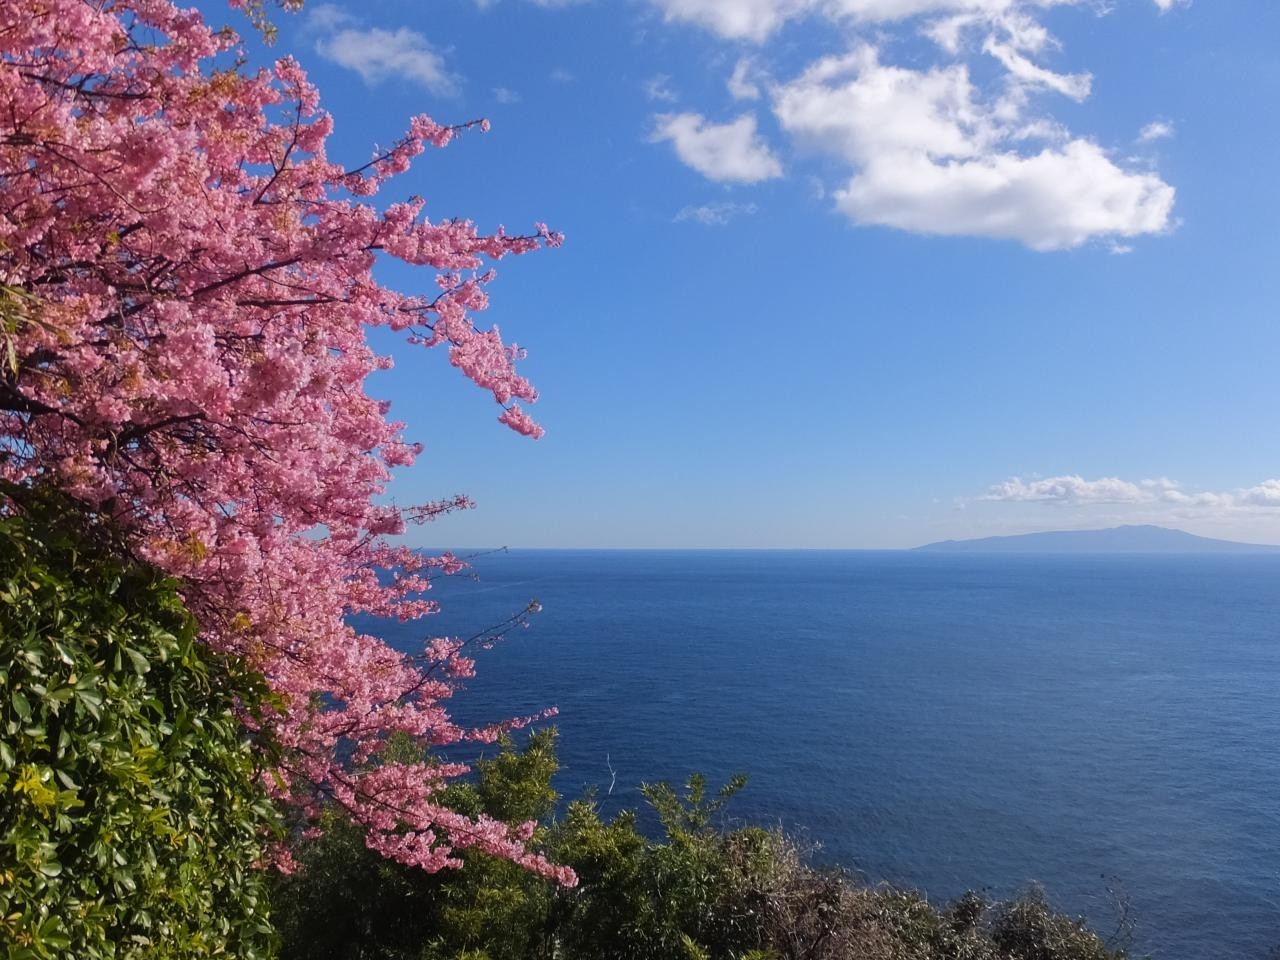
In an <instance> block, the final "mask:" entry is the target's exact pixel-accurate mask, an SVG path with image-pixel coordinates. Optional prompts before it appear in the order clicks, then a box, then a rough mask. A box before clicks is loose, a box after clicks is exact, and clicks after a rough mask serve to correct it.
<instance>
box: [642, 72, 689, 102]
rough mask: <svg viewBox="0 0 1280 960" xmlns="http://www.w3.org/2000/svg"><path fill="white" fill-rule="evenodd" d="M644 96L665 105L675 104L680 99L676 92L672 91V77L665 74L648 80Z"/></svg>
mask: <svg viewBox="0 0 1280 960" xmlns="http://www.w3.org/2000/svg"><path fill="white" fill-rule="evenodd" d="M644 94H645V96H646V97H648V98H649V99H650V100H658V101H661V102H663V103H675V102H676V101H677V100H679V99H680V98H679V97H678V96H677V95H676V92H675V91H674V90H673V89H671V77H670V76H668V75H667V74H665V73H659V74H657V75H655V76H652V77H650V78H649V79H648V80H646V81H645V84H644Z"/></svg>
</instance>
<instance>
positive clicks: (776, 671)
mask: <svg viewBox="0 0 1280 960" xmlns="http://www.w3.org/2000/svg"><path fill="white" fill-rule="evenodd" d="M474 573H475V577H474V578H470V577H457V578H452V579H449V580H447V581H444V582H442V583H441V584H440V585H439V587H438V588H437V590H436V591H435V596H436V598H437V599H439V600H440V601H441V603H442V604H443V611H442V613H441V614H440V615H438V616H436V617H433V618H431V619H430V620H428V621H425V622H421V623H418V624H408V625H405V624H399V623H376V624H370V623H367V622H366V623H363V624H361V626H362V627H363V628H365V629H371V630H373V631H374V632H378V633H380V634H381V635H383V636H385V637H386V638H387V639H388V640H390V641H391V642H393V643H394V644H395V645H397V646H398V647H401V648H403V649H406V650H408V649H413V648H414V647H415V645H416V644H417V643H418V642H419V641H420V639H421V638H422V637H423V636H424V635H425V634H426V633H428V632H429V633H431V634H432V635H470V634H472V633H474V632H476V631H477V630H479V629H481V628H483V627H486V626H488V625H490V624H494V623H497V622H499V621H501V620H503V619H505V618H506V617H507V616H509V615H510V614H512V613H513V612H515V611H517V610H519V609H520V608H521V607H523V606H524V605H525V604H526V603H527V602H528V601H529V600H531V599H534V598H536V599H537V600H539V601H540V602H541V604H542V605H543V612H542V613H541V614H539V615H538V616H537V617H536V618H535V619H534V621H533V624H532V626H531V627H530V628H529V629H527V630H517V631H515V633H514V634H512V635H511V636H510V637H509V638H508V639H507V640H505V641H504V642H502V643H501V644H500V645H498V646H497V647H496V648H495V649H493V650H492V651H488V652H484V653H482V654H480V659H479V664H478V676H477V677H476V678H475V679H473V680H472V681H470V683H469V686H468V689H467V690H466V691H464V692H462V693H460V694H459V695H458V698H457V700H456V701H455V705H454V712H455V716H458V717H461V718H463V719H464V720H466V721H467V722H479V721H488V720H496V719H501V718H504V717H507V716H511V715H515V714H525V713H532V712H535V711H537V710H539V709H541V708H543V707H546V706H556V707H558V708H559V710H560V714H559V716H558V717H557V718H556V719H555V721H554V723H555V724H556V725H557V726H558V727H559V729H560V733H561V736H560V740H559V750H560V757H561V760H562V764H563V767H562V770H561V772H560V774H559V779H558V783H557V785H558V787H559V788H560V790H561V791H562V792H564V793H565V794H567V795H568V796H571V797H572V796H576V795H579V794H581V793H582V791H583V790H584V789H587V788H590V787H595V788H597V790H598V792H599V794H600V799H601V801H602V803H603V805H604V806H605V809H606V810H613V809H618V808H621V807H623V806H637V805H640V804H641V803H642V802H643V801H642V800H641V798H640V796H639V794H638V792H637V787H638V785H639V784H640V783H642V782H645V781H654V780H662V779H666V780H671V781H682V780H684V779H685V778H686V777H687V776H688V775H689V774H690V773H692V772H702V773H705V774H706V775H707V776H708V778H709V779H710V780H711V782H712V783H718V782H721V781H724V780H726V779H728V778H729V777H730V776H732V775H734V774H736V773H745V774H747V775H748V776H749V778H750V781H749V783H748V785H747V787H746V789H745V790H744V791H743V792H742V793H740V794H739V795H738V796H737V797H736V798H735V799H734V800H733V802H732V803H731V805H730V807H729V813H730V815H731V816H733V817H735V818H738V819H741V820H743V821H752V822H763V823H769V824H781V825H782V826H784V827H786V828H787V829H788V830H791V831H793V832H795V833H796V834H797V835H798V836H800V837H802V838H804V839H805V840H807V841H810V842H812V843H814V844H816V845H818V852H817V854H816V855H817V857H818V859H820V860H821V861H823V862H827V863H838V864H841V865H844V866H846V867H849V868H851V869H855V870H857V871H859V872H861V873H862V874H863V875H864V876H865V877H866V878H867V879H869V880H871V881H882V880H885V881H891V882H894V883H899V884H905V885H909V886H912V887H915V888H917V889H920V890H922V891H924V892H925V893H926V894H927V895H928V896H929V897H930V898H931V899H933V900H938V901H942V900H946V899H949V898H951V897H954V896H956V895H958V894H960V893H962V892H963V891H965V890H967V889H980V890H986V891H987V892H989V893H990V894H993V895H1005V894H1010V893H1016V892H1017V891H1019V890H1021V889H1024V888H1025V887H1026V886H1027V885H1028V884H1031V883H1040V884H1042V885H1043V886H1044V887H1045V889H1046V890H1047V892H1048V895H1049V898H1050V900H1051V901H1052V902H1054V903H1055V904H1056V905H1057V906H1059V907H1061V908H1063V909H1066V910H1068V911H1070V912H1072V913H1076V914H1083V915H1085V916H1087V917H1088V918H1089V920H1090V922H1091V923H1092V924H1093V925H1094V926H1095V927H1096V928H1097V929H1099V930H1100V931H1102V932H1104V933H1109V932H1110V931H1111V930H1112V929H1113V928H1114V927H1115V925H1116V921H1117V907H1116V903H1117V898H1119V899H1120V900H1123V901H1126V902H1127V903H1128V905H1129V911H1130V915H1131V917H1132V918H1133V921H1134V928H1133V933H1134V941H1133V947H1134V953H1135V955H1150V956H1153V957H1156V958H1159V960H1234V958H1242V960H1244V958H1249V960H1268V958H1269V957H1271V956H1272V953H1271V951H1273V950H1276V949H1277V948H1280V557H1273V556H1094V557H1089V556H1085V557H1080V556H1076V557H1066V556H1057V557H1055V556H1049V555H1029V556H992V555H986V556H984V555H977V554H970V555H943V554H928V553H911V552H877V551H866V552H862V551H857V552H855V551H850V552H841V551H834V552H828V551H814V552H809V551H741V552H739V551H705V552H703V551H687V552H686V551H681V552H662V551H524V550H521V551H511V552H509V553H498V554H489V555H486V556H482V557H479V558H478V559H476V561H475V563H474ZM611 787H612V789H611V790H610V788H611ZM1277 956H1280V954H1277Z"/></svg>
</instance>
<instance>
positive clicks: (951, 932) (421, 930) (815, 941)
mask: <svg viewBox="0 0 1280 960" xmlns="http://www.w3.org/2000/svg"><path fill="white" fill-rule="evenodd" d="M477 766H478V769H477V774H478V776H477V779H476V781H475V783H474V784H473V785H471V786H463V787H458V788H455V789H456V790H457V792H456V793H455V794H454V795H453V797H452V798H451V799H452V800H453V801H456V803H457V804H458V805H459V808H460V809H463V810H465V811H466V812H469V813H473V814H475V813H482V812H483V813H488V814H490V815H502V816H505V817H508V818H510V819H525V818H534V817H537V818H547V817H549V816H550V814H551V812H552V811H553V809H554V801H555V794H554V792H553V791H552V790H551V786H550V783H551V777H552V774H553V773H554V772H555V768H556V767H555V755H554V734H553V733H552V732H550V731H542V732H539V733H537V734H534V735H533V736H532V737H531V738H530V740H529V743H528V745H527V747H526V748H525V749H524V750H523V751H521V750H517V749H516V748H515V747H514V746H513V745H512V744H511V743H506V744H504V745H503V749H502V752H501V753H500V754H499V755H498V756H497V757H496V758H493V759H489V760H485V761H482V762H481V763H480V764H478V765H477ZM741 786H742V781H741V780H734V781H731V782H730V783H729V784H728V785H727V786H726V787H725V788H723V789H722V790H720V791H718V792H716V793H714V794H708V791H707V789H706V784H705V782H704V781H703V780H702V778H701V777H693V778H691V779H690V781H689V783H688V784H687V785H686V788H685V789H684V790H683V791H677V790H675V789H674V788H672V787H671V786H669V785H667V784H655V785H651V786H646V787H644V788H643V793H644V796H645V798H646V800H647V801H648V803H649V804H650V806H651V807H653V809H654V811H655V812H656V814H657V819H658V822H659V824H660V825H661V834H660V835H658V836H650V835H647V834H646V833H645V832H643V831H642V830H641V829H640V818H639V817H638V815H637V814H636V813H635V812H632V811H624V812H623V813H621V814H619V815H618V816H616V817H614V818H613V819H612V820H605V819H604V818H602V817H601V815H600V812H599V808H598V807H597V805H596V804H595V802H594V801H593V799H592V798H591V797H587V798H586V799H582V800H576V801H574V802H572V803H570V804H568V806H567V808H566V809H565V811H564V815H563V817H562V818H561V819H560V820H558V821H556V822H554V823H547V824H546V825H545V826H544V827H543V828H542V830H541V831H540V833H539V836H538V840H539V843H540V844H541V845H542V846H543V847H544V848H545V849H546V850H547V851H548V855H549V856H551V857H552V858H553V859H555V860H556V861H557V862H559V863H565V864H568V865H570V866H572V867H573V869H574V870H575V871H577V873H578V877H579V881H580V883H579V886H578V887H577V888H574V889H570V890H565V889H562V888H559V887H556V886H554V885H553V884H550V883H548V882H546V881H544V880H542V879H540V878H538V877H535V876H533V875H531V874H530V873H529V872H528V871H524V870H520V869H519V868H517V867H513V866H512V865H511V864H509V863H506V862H504V861H498V860H494V859H493V858H491V857H485V856H483V855H479V854H466V855H465V860H466V865H465V867H464V868H463V869H462V870H460V871H448V872H444V873H440V874H435V875H433V876H427V875H425V874H422V873H421V872H418V871H412V870H407V869H405V868H400V867H396V866H394V865H392V864H388V863H386V862H385V861H380V859H379V858H378V857H377V856H376V855H375V854H372V853H370V852H369V851H368V850H365V849H363V846H362V844H361V841H360V837H359V835H358V834H357V833H356V832H355V831H353V830H349V829H344V828H342V827H341V825H340V824H337V825H336V829H334V830H332V831H330V832H329V833H328V834H327V835H325V836H323V837H321V838H319V839H317V840H315V841H312V842H311V843H310V844H308V845H307V846H306V847H305V848H304V853H303V858H302V859H303V865H304V868H303V870H302V871H301V872H300V873H299V874H297V875H295V876H294V877H291V878H287V879H285V880H284V881H282V882H281V884H280V885H279V887H278V889H277V891H276V907H277V912H278V920H279V923H280V927H281V931H282V934H283V936H284V942H285V946H284V956H285V958H286V960H1120V958H1122V957H1123V956H1124V955H1123V953H1120V952H1116V951H1113V950H1109V949H1108V948H1107V946H1106V945H1105V944H1104V943H1103V941H1102V940H1101V939H1100V938H1099V937H1098V936H1097V935H1096V934H1094V933H1092V932H1090V931H1089V930H1088V929H1087V928H1086V927H1085V926H1084V924H1083V923H1082V922H1081V921H1078V920H1074V919H1071V918H1068V917H1065V916H1063V915H1062V914H1059V913H1056V912H1055V911H1053V910H1052V909H1051V908H1050V907H1049V906H1048V904H1047V903H1046V901H1045V899H1044V897H1043V895H1042V894H1040V893H1039V891H1036V890H1033V891H1031V892H1030V893H1028V894H1026V895H1024V896H1023V897H1020V898H1018V899H1016V900H1014V901H1011V902H1005V903H995V904H992V903H989V902H988V901H987V900H985V899H983V898H982V897H980V896H978V895H976V894H968V895H966V896H964V897H961V898H960V899H959V900H957V901H956V902H954V903H953V904H951V905H949V906H947V907H945V908H943V909H939V908H937V907H935V906H934V905H932V904H930V903H929V902H928V900H926V899H925V898H924V897H923V896H921V895H920V894H918V893H915V892H913V891H909V890H900V889H896V888H893V887H886V886H874V887H869V886H866V885H864V884H859V883H857V882H855V881H854V880H853V879H852V878H851V877H849V876H848V875H847V874H845V873H843V872H841V871H837V870H821V869H817V868H815V867H813V866H812V865H811V864H810V863H809V859H808V857H807V856H806V852H805V851H804V850H803V849H801V848H800V847H799V846H798V845H797V844H796V843H795V842H794V841H793V840H792V839H791V838H789V837H787V836H786V835H784V834H783V833H781V832H780V831H777V830H765V829H761V828H759V827H750V826H748V827H743V828H734V829H730V828H727V827H726V826H725V823H724V820H723V815H722V809H723V806H724V804H725V802H726V801H727V800H728V799H729V798H730V796H731V795H732V794H733V793H734V792H735V791H736V790H738V789H739V788H740V787H741Z"/></svg>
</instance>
